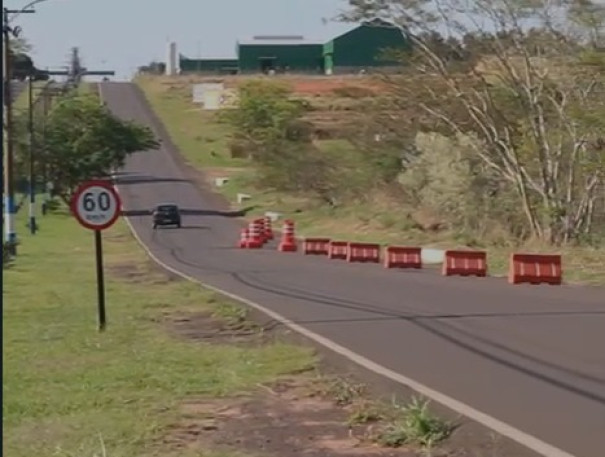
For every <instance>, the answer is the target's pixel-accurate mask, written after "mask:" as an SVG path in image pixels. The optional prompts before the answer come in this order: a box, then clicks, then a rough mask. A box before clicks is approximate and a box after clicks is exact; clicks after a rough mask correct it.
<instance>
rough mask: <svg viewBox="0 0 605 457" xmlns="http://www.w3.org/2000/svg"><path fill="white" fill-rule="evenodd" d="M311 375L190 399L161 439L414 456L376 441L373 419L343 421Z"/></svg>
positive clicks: (269, 449)
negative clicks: (239, 393) (242, 392)
mask: <svg viewBox="0 0 605 457" xmlns="http://www.w3.org/2000/svg"><path fill="white" fill-rule="evenodd" d="M313 386H314V381H313V380H312V379H310V378H302V379H294V378H289V379H284V380H282V381H280V382H278V383H276V384H273V385H271V386H259V389H258V391H256V392H254V393H253V394H251V395H250V396H247V397H243V398H237V399H229V400H225V399H223V400H209V399H204V398H198V399H190V400H189V401H188V402H187V403H185V404H183V405H182V406H181V411H182V420H181V422H180V423H178V424H175V425H174V426H173V427H172V428H171V429H170V430H169V432H168V434H167V435H166V436H165V438H164V439H163V445H164V446H167V447H168V449H170V450H179V449H184V448H189V449H191V448H194V449H195V448H198V447H199V449H200V450H201V449H204V448H205V449H207V448H208V447H209V446H210V447H211V448H216V449H225V450H229V449H238V450H242V451H244V452H249V453H251V454H252V455H264V456H279V457H303V456H305V457H360V456H380V457H395V456H398V457H412V456H416V455H417V454H416V453H414V452H412V451H411V450H406V449H388V448H381V447H379V446H377V445H374V444H373V443H372V442H371V440H369V439H368V437H369V436H370V435H371V433H372V424H369V425H355V426H349V425H347V410H346V409H344V408H341V407H338V406H336V405H335V404H334V403H333V402H331V401H330V400H329V399H327V398H323V397H322V396H320V395H318V394H317V393H316V389H314V388H313Z"/></svg>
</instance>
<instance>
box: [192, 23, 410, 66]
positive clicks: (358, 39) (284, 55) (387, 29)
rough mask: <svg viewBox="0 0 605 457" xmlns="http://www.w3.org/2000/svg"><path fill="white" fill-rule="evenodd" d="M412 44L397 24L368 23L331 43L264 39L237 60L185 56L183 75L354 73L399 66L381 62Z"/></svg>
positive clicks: (246, 46) (244, 47)
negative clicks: (392, 51)
mask: <svg viewBox="0 0 605 457" xmlns="http://www.w3.org/2000/svg"><path fill="white" fill-rule="evenodd" d="M410 47H411V43H410V42H409V40H408V39H407V38H406V37H405V35H404V34H402V33H401V31H400V29H399V28H397V27H395V26H394V25H393V24H390V23H388V22H385V21H382V20H378V19H377V20H374V21H370V22H365V23H363V24H361V25H360V26H358V27H356V28H354V29H352V30H350V31H348V32H347V33H344V34H342V35H340V36H338V37H336V38H334V39H332V40H331V41H329V42H327V43H325V42H323V41H309V40H306V39H305V38H304V37H303V36H299V35H281V36H280V35H263V36H255V37H253V38H252V39H249V40H240V41H239V42H238V43H237V59H219V60H207V59H200V60H193V59H186V58H184V57H183V56H181V59H180V68H181V72H183V73H188V72H200V73H201V72H211V73H261V72H262V73H268V72H270V71H275V72H276V73H282V72H288V73H316V74H328V75H330V74H333V73H354V72H358V71H360V70H361V69H371V68H376V67H389V66H396V65H397V64H398V62H393V61H388V60H385V59H384V58H381V54H382V52H383V51H384V50H387V49H400V50H401V49H403V50H406V49H407V50H409V49H410Z"/></svg>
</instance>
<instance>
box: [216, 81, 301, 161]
mask: <svg viewBox="0 0 605 457" xmlns="http://www.w3.org/2000/svg"><path fill="white" fill-rule="evenodd" d="M238 92H239V93H238V95H239V97H238V98H239V105H238V108H237V109H235V110H231V111H226V112H225V114H224V116H223V118H224V119H225V120H226V121H227V122H229V123H230V124H231V125H232V126H233V127H234V129H235V131H236V132H237V134H238V137H239V139H240V140H245V141H246V142H248V143H249V146H250V147H251V149H252V154H253V155H255V154H256V156H255V157H256V158H257V159H260V160H262V157H263V155H266V154H269V153H271V152H272V151H274V150H275V149H276V148H279V147H280V146H282V145H283V144H284V143H286V142H288V141H290V137H292V136H294V137H296V136H297V135H296V133H297V132H298V130H299V129H298V126H299V121H300V119H301V116H302V114H303V112H304V107H303V105H302V104H300V103H298V102H297V101H295V100H292V99H291V98H290V96H291V90H290V88H289V87H288V86H287V85H285V84H280V83H275V82H267V81H263V80H252V81H249V82H246V83H244V84H242V85H241V86H240V87H239V89H238ZM296 139H298V138H295V141H296Z"/></svg>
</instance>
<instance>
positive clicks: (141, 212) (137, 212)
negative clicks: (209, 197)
mask: <svg viewBox="0 0 605 457" xmlns="http://www.w3.org/2000/svg"><path fill="white" fill-rule="evenodd" d="M255 208H256V207H255V206H248V207H246V208H242V209H239V210H235V211H218V210H213V209H189V208H182V209H181V210H180V211H181V215H182V216H219V217H244V216H246V215H247V214H248V213H249V212H250V211H252V210H253V209H255ZM152 211H153V209H129V210H124V211H122V216H126V217H141V216H151V212H152Z"/></svg>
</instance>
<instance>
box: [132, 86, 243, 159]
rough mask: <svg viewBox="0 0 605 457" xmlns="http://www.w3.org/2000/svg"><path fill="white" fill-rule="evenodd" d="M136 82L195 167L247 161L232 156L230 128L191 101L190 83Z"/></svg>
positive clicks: (213, 114) (211, 112)
mask: <svg viewBox="0 0 605 457" xmlns="http://www.w3.org/2000/svg"><path fill="white" fill-rule="evenodd" d="M136 83H137V84H138V85H139V87H141V89H143V92H144V93H145V96H146V98H147V100H148V101H149V103H150V105H151V106H152V108H153V109H154V111H155V112H156V114H157V115H158V117H159V118H160V119H161V120H162V122H163V123H164V124H165V125H166V126H167V127H168V131H169V132H170V135H171V136H172V139H173V141H174V142H175V144H176V145H177V147H178V148H179V150H180V151H181V152H182V153H183V156H184V157H185V159H186V160H187V161H189V162H190V163H191V164H192V165H193V166H196V167H241V166H243V165H245V161H242V160H238V159H232V158H231V155H230V150H229V143H230V135H231V130H230V127H229V126H228V125H226V124H224V123H221V122H219V121H218V119H217V116H216V114H215V112H213V111H204V110H202V109H201V108H200V106H199V105H196V104H194V103H193V102H192V92H191V87H190V85H188V84H176V83H173V84H171V83H167V82H164V81H163V80H162V79H157V78H149V77H141V78H139V79H137V80H136Z"/></svg>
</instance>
